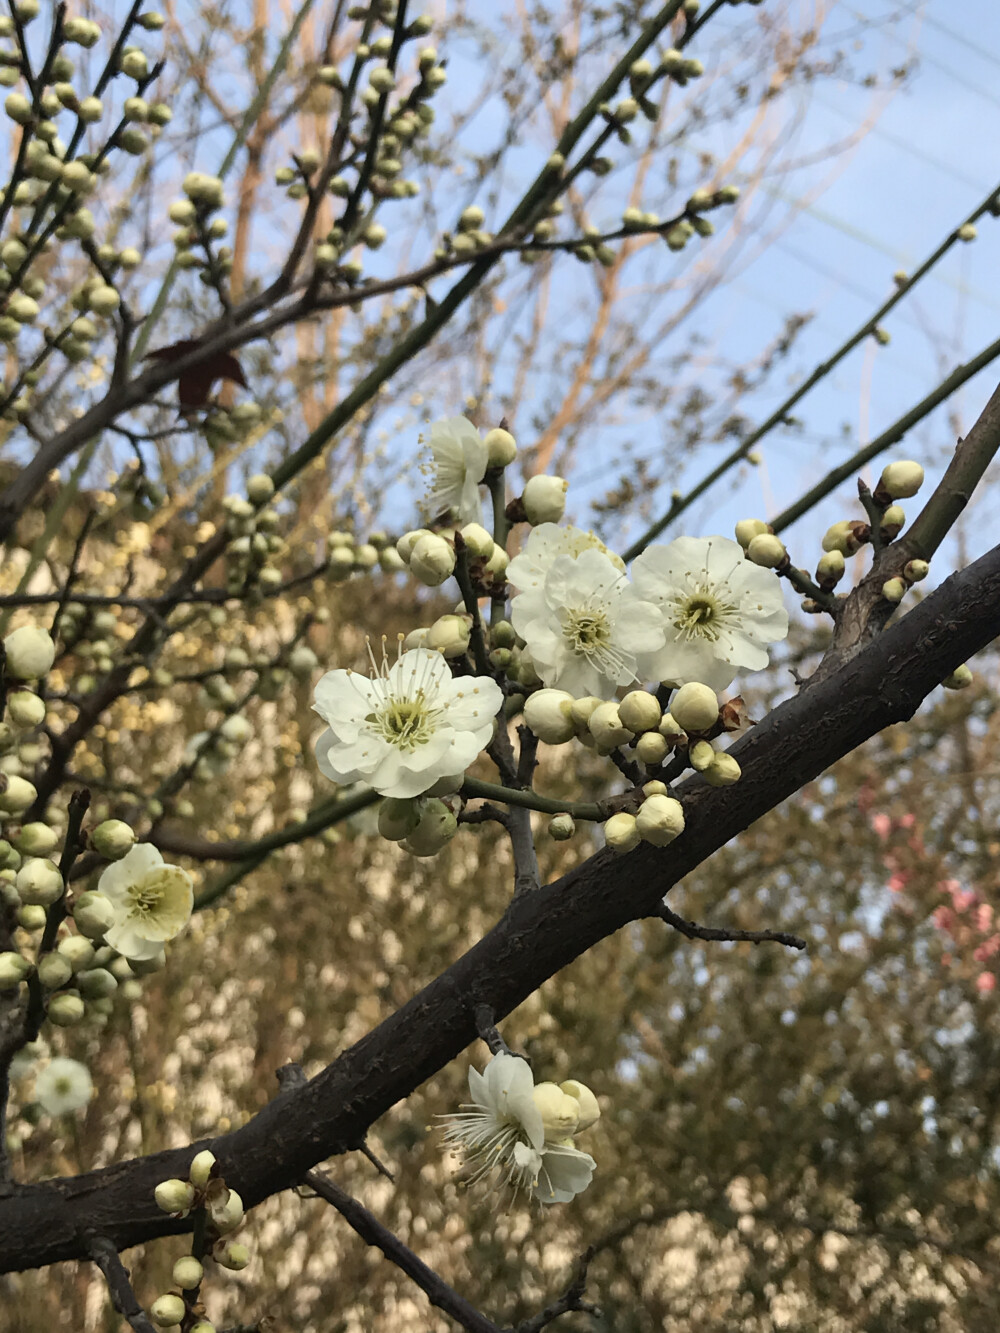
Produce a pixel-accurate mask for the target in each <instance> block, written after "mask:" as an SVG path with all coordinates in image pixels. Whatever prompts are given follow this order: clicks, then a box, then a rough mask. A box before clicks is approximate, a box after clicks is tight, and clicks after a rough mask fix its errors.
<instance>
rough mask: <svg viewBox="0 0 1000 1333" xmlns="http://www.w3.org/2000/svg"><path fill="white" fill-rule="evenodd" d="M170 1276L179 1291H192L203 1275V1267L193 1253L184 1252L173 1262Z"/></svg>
mask: <svg viewBox="0 0 1000 1333" xmlns="http://www.w3.org/2000/svg"><path fill="white" fill-rule="evenodd" d="M171 1276H172V1277H173V1280H174V1285H175V1286H177V1287H180V1289H181V1291H193V1290H194V1288H195V1287H197V1286H198V1284H199V1283H200V1282H201V1279H202V1278H203V1277H204V1276H205V1269H204V1267H203V1266H202V1264H201V1263H200V1262H199V1261H198V1260H197V1259H196V1258H195V1257H194V1255H193V1254H185V1255H182V1256H181V1258H180V1259H178V1260H177V1262H176V1263H175V1264H174V1267H173V1272H172V1274H171Z"/></svg>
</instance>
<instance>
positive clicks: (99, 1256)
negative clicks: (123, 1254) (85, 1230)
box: [86, 1232, 157, 1333]
mask: <svg viewBox="0 0 1000 1333" xmlns="http://www.w3.org/2000/svg"><path fill="white" fill-rule="evenodd" d="M86 1244H87V1253H88V1254H89V1255H90V1257H91V1259H93V1261H94V1263H95V1264H96V1265H97V1267H98V1268H99V1269H100V1270H101V1272H102V1273H103V1274H104V1280H105V1282H107V1284H108V1292H109V1294H110V1296H111V1304H112V1305H113V1306H114V1307H115V1309H116V1310H117V1311H118V1313H119V1314H120V1315H121V1316H122V1318H123V1319H127V1320H128V1323H129V1326H130V1327H131V1328H133V1329H135V1333H157V1329H156V1326H155V1325H154V1324H153V1322H152V1320H151V1319H150V1318H149V1316H148V1315H147V1314H146V1312H145V1310H143V1308H142V1306H141V1305H140V1304H139V1302H138V1300H137V1299H136V1295H135V1292H134V1291H133V1290H132V1283H131V1282H130V1280H129V1272H128V1269H127V1268H126V1267H125V1265H124V1264H123V1263H122V1261H121V1258H120V1257H119V1254H118V1251H117V1249H116V1248H115V1245H114V1242H113V1241H110V1240H108V1238H107V1236H98V1235H96V1234H95V1233H94V1232H90V1233H89V1235H88V1236H87V1238H86Z"/></svg>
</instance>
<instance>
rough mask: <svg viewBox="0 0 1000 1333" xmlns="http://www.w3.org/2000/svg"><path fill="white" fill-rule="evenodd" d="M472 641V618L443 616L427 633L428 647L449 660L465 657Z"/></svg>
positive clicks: (466, 616) (426, 642)
mask: <svg viewBox="0 0 1000 1333" xmlns="http://www.w3.org/2000/svg"><path fill="white" fill-rule="evenodd" d="M471 639H472V617H471V616H468V615H450V616H441V617H440V618H439V619H438V620H435V622H434V624H433V625H431V627H430V629H429V630H428V632H427V639H426V641H425V644H426V647H428V648H430V649H432V650H434V651H436V652H440V653H443V654H444V656H445V657H446V658H448V659H449V660H451V659H453V658H458V657H463V656H464V655H465V654H466V653H467V652H468V650H469V643H470V642H471Z"/></svg>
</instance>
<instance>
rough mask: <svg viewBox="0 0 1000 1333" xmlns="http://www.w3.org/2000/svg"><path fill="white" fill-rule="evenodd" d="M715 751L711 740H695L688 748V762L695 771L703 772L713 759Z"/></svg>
mask: <svg viewBox="0 0 1000 1333" xmlns="http://www.w3.org/2000/svg"><path fill="white" fill-rule="evenodd" d="M715 753H716V752H715V750H714V749H713V748H712V743H711V741H695V743H694V745H692V746H691V747H690V749H689V750H688V763H689V764H690V765H691V767H692V768H693V769H694V770H695V772H696V773H704V771H705V769H706V768H708V766H709V765H710V764H711V763H712V761H713V760H714V759H715Z"/></svg>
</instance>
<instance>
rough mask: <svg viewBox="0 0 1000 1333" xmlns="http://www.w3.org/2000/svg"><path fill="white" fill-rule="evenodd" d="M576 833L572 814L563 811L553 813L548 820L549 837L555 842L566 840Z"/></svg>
mask: <svg viewBox="0 0 1000 1333" xmlns="http://www.w3.org/2000/svg"><path fill="white" fill-rule="evenodd" d="M574 833H576V820H575V819H574V818H573V816H572V815H569V814H566V813H563V814H561V815H553V816H552V818H551V819H550V820H549V837H550V838H552V839H553V840H554V841H555V842H566V841H568V840H569V839H570V838H572V837H573V835H574Z"/></svg>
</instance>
